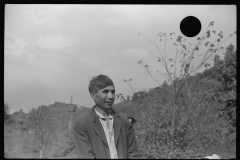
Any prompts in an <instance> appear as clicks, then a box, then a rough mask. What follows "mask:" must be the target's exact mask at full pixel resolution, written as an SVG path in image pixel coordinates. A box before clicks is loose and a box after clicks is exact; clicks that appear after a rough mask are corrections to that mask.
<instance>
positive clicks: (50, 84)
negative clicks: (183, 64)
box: [4, 4, 236, 111]
mask: <svg viewBox="0 0 240 160" xmlns="http://www.w3.org/2000/svg"><path fill="white" fill-rule="evenodd" d="M186 16H195V17H197V18H198V19H199V20H200V21H201V24H202V30H201V32H200V34H201V33H203V32H204V31H205V28H206V27H207V26H208V24H209V22H210V21H214V22H215V24H214V27H215V28H216V30H217V31H220V30H221V31H223V32H224V35H229V34H230V33H232V32H233V31H235V30H236V6H234V5H222V6H217V5H214V6H207V5H194V6H191V5H40V4H38V5H13V4H11V5H6V6H5V28H4V34H5V35H4V101H5V102H7V103H8V104H9V106H10V107H11V109H12V111H18V110H19V109H23V110H24V111H29V110H30V109H31V108H36V107H38V106H40V105H49V104H53V103H54V102H56V101H58V102H66V103H70V100H71V95H72V96H73V103H74V104H78V105H80V106H81V105H83V106H87V107H91V106H93V105H94V102H93V101H92V99H91V98H90V96H89V92H88V84H89V80H90V79H91V77H92V76H96V75H99V74H106V75H108V76H109V77H110V78H111V79H112V80H113V81H114V83H115V87H116V93H122V94H124V95H132V93H133V92H132V91H131V88H130V87H129V86H128V85H127V84H126V83H124V82H123V80H124V79H130V78H132V79H133V81H132V85H133V86H134V88H135V89H136V91H138V90H142V89H143V88H145V89H149V88H153V87H156V86H157V83H156V82H154V81H153V79H151V77H150V76H149V75H148V74H147V73H146V71H145V70H144V69H143V68H142V67H141V66H140V65H139V64H138V63H137V62H138V61H139V60H144V62H145V63H146V64H148V65H149V66H151V68H152V70H154V71H155V70H159V71H160V72H164V70H163V68H161V66H160V65H159V63H157V60H156V58H154V56H152V54H151V53H150V52H152V53H156V54H157V50H156V48H154V46H153V45H152V44H151V43H149V41H147V40H146V38H144V37H143V36H139V35H138V33H140V34H142V35H145V36H146V37H148V38H150V39H151V40H158V39H159V38H158V37H157V34H158V33H159V32H165V33H171V32H175V33H177V35H182V34H181V32H180V28H179V26H180V22H181V20H182V19H183V18H184V17H186ZM183 37H184V36H183ZM193 39H194V38H188V40H189V41H192V40H193ZM195 39H196V37H195ZM229 43H233V44H235V43H236V37H235V38H233V39H230V40H229V41H228V42H227V44H226V45H229ZM158 78H159V81H160V82H162V81H163V80H164V77H161V76H160V77H158Z"/></svg>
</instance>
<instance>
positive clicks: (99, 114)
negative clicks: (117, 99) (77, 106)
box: [94, 108, 113, 119]
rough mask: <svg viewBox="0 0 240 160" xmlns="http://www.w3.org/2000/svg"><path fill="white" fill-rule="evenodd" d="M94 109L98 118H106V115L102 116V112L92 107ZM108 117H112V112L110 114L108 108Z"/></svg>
mask: <svg viewBox="0 0 240 160" xmlns="http://www.w3.org/2000/svg"><path fill="white" fill-rule="evenodd" d="M94 110H95V112H96V114H97V116H98V117H99V118H101V119H106V117H104V116H103V115H102V113H100V112H98V111H97V110H96V108H94ZM108 118H113V116H112V114H111V110H110V114H109V116H108Z"/></svg>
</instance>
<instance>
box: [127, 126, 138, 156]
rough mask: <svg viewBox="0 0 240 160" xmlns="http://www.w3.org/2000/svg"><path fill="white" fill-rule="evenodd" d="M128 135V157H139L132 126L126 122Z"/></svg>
mask: <svg viewBox="0 0 240 160" xmlns="http://www.w3.org/2000/svg"><path fill="white" fill-rule="evenodd" d="M127 136H128V158H139V156H140V155H139V150H138V146H137V141H136V136H135V132H134V129H133V126H132V125H130V124H129V123H127Z"/></svg>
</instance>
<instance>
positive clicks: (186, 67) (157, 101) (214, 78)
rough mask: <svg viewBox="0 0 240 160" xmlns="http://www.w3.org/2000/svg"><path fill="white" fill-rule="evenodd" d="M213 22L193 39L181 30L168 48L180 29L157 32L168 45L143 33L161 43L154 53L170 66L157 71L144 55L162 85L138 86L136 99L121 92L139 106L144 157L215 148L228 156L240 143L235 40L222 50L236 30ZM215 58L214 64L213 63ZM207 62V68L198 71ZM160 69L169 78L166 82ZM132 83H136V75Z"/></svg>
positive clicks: (186, 155)
mask: <svg viewBox="0 0 240 160" xmlns="http://www.w3.org/2000/svg"><path fill="white" fill-rule="evenodd" d="M213 24H214V22H213V21H212V22H210V24H209V26H208V28H207V29H206V32H205V33H204V34H203V35H202V36H200V37H197V38H196V40H195V41H194V42H193V43H191V42H188V41H187V39H183V37H182V36H177V38H176V42H174V43H173V46H175V50H173V49H171V48H170V49H171V50H170V49H169V50H167V45H166V44H167V41H170V42H172V39H174V34H175V33H174V32H173V33H170V34H169V35H167V34H166V33H162V32H160V33H159V34H158V35H157V36H159V37H160V42H162V43H163V45H162V47H163V49H162V48H161V45H159V44H158V43H157V42H156V41H152V40H150V39H148V38H147V37H146V36H144V35H142V34H139V36H143V37H145V38H146V39H147V40H148V41H149V42H150V43H151V44H153V45H154V47H155V48H156V49H157V52H158V55H159V56H158V55H156V54H154V53H151V54H152V55H153V56H154V57H155V58H156V59H157V61H158V62H159V63H160V64H161V65H162V66H163V68H164V69H165V71H166V73H164V74H162V73H160V72H159V71H158V70H157V71H156V76H155V75H154V72H153V70H152V69H150V66H148V65H145V62H144V61H143V60H140V61H139V62H138V63H139V64H140V65H141V66H142V67H143V68H144V69H145V70H146V72H147V73H148V74H149V76H150V77H151V78H152V79H153V80H154V81H155V82H156V83H157V84H158V85H159V86H158V87H156V88H154V89H150V90H149V91H148V92H147V93H146V92H145V91H139V92H135V93H134V94H133V96H132V100H131V102H130V101H129V100H125V98H124V97H123V95H122V94H119V95H118V96H117V97H121V98H122V99H123V100H125V102H126V104H128V105H127V106H131V107H132V108H133V109H134V110H135V111H137V112H136V117H139V118H138V119H139V124H138V125H137V126H136V131H137V134H139V135H138V136H140V137H141V138H138V141H139V144H140V146H141V150H142V154H143V157H144V158H197V157H203V156H205V155H209V154H211V152H215V153H219V154H220V155H222V157H227V151H226V150H227V149H229V148H231V147H229V146H234V145H235V144H234V143H235V141H236V137H235V136H236V131H235V129H236V128H235V124H236V51H235V50H234V46H233V45H230V46H229V47H227V48H226V51H225V53H224V59H223V60H221V59H220V57H219V56H218V54H219V53H220V52H224V48H223V47H221V45H222V44H223V43H224V42H225V41H227V40H228V39H229V38H230V37H232V36H233V35H234V34H236V32H234V33H233V34H230V35H229V36H228V37H227V38H225V39H224V34H223V32H222V31H220V32H219V33H218V34H216V33H217V32H216V31H215V30H213V29H211V27H213ZM171 52H173V54H169V53H171ZM167 53H168V54H167ZM197 57H198V58H197ZM213 57H214V58H213ZM211 58H213V59H211ZM196 59H197V60H196ZM211 60H213V62H214V66H213V67H211V68H209V67H210V66H211ZM202 67H205V68H206V69H205V71H204V72H203V73H200V72H198V71H199V69H200V68H202ZM208 68H209V69H208ZM159 74H160V75H161V76H162V77H164V78H165V79H166V80H165V81H164V82H163V83H162V84H161V83H160V82H159V81H158V76H157V75H159ZM131 81H133V80H132V79H131ZM124 82H127V80H124ZM127 84H128V85H129V86H130V87H131V83H130V79H129V83H128V82H127ZM131 89H132V87H131ZM121 105H122V104H121ZM125 110H126V109H125ZM226 146H228V147H226ZM216 147H217V148H216ZM233 148H234V147H233ZM235 148H236V147H235Z"/></svg>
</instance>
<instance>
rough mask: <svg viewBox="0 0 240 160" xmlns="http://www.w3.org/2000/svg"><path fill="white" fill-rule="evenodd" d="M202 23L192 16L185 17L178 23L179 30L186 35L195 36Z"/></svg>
mask: <svg viewBox="0 0 240 160" xmlns="http://www.w3.org/2000/svg"><path fill="white" fill-rule="evenodd" d="M201 28H202V25H201V22H200V21H199V19H198V18H196V17H194V16H188V17H185V18H184V19H183V20H182V21H181V23H180V30H181V32H182V34H183V35H185V36H187V37H195V36H196V35H198V34H199V32H200V31H201Z"/></svg>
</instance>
